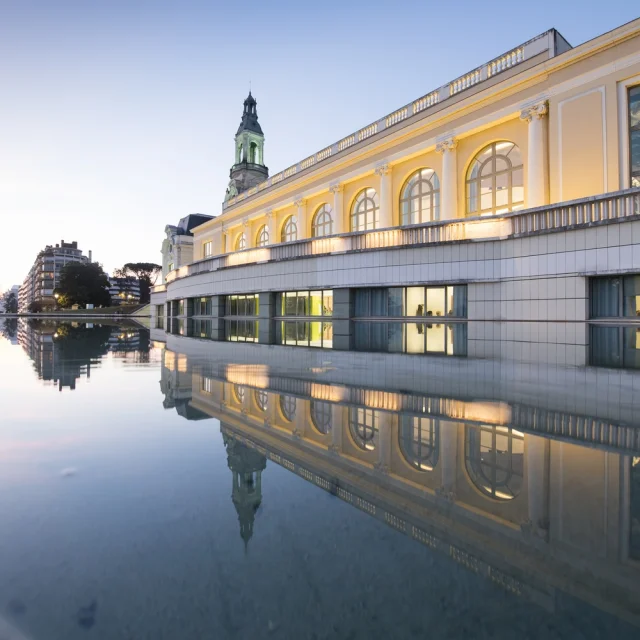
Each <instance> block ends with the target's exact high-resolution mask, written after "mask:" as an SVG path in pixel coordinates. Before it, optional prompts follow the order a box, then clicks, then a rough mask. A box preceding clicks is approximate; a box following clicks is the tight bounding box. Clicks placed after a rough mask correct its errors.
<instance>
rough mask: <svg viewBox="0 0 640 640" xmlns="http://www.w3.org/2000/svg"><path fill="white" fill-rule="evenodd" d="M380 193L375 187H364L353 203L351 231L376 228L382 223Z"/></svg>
mask: <svg viewBox="0 0 640 640" xmlns="http://www.w3.org/2000/svg"><path fill="white" fill-rule="evenodd" d="M379 212H380V209H379V207H378V194H377V193H376V190H375V189H363V190H362V191H361V192H360V193H359V194H358V195H357V196H356V199H355V200H354V201H353V204H352V205H351V231H366V230H368V229H375V228H377V226H378V225H379V223H380V216H379Z"/></svg>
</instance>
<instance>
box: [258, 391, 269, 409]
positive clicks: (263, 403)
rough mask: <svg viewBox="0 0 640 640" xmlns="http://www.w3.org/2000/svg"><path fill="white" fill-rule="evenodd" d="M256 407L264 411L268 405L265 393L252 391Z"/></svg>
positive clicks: (267, 397)
mask: <svg viewBox="0 0 640 640" xmlns="http://www.w3.org/2000/svg"><path fill="white" fill-rule="evenodd" d="M254 399H255V401H256V406H257V407H258V409H260V411H266V410H267V406H268V405H269V396H268V394H267V392H266V391H254Z"/></svg>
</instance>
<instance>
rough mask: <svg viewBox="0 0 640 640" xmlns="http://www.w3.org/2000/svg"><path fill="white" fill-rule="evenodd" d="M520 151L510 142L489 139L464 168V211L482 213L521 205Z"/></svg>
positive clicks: (515, 208) (521, 172)
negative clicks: (485, 145)
mask: <svg viewBox="0 0 640 640" xmlns="http://www.w3.org/2000/svg"><path fill="white" fill-rule="evenodd" d="M523 180H524V178H523V171H522V155H521V153H520V149H519V148H518V147H517V146H516V145H515V144H513V142H507V141H503V142H493V143H492V144H490V145H489V146H488V147H485V148H484V149H483V150H482V151H480V153H478V155H477V156H476V157H475V158H474V159H473V162H472V163H471V165H470V167H469V170H468V171H467V214H472V213H475V214H476V215H481V216H486V215H493V214H496V213H507V212H508V211H516V210H517V209H522V207H523V206H524V181H523Z"/></svg>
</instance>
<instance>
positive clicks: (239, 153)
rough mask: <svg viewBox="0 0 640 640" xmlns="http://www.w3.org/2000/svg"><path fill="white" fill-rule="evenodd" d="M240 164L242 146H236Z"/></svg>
mask: <svg viewBox="0 0 640 640" xmlns="http://www.w3.org/2000/svg"><path fill="white" fill-rule="evenodd" d="M241 162H242V144H240V145H239V146H238V164H239V163H241Z"/></svg>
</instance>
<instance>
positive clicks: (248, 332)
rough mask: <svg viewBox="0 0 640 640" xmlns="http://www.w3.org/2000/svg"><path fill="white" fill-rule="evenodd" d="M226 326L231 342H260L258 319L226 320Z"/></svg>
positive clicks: (226, 332)
mask: <svg viewBox="0 0 640 640" xmlns="http://www.w3.org/2000/svg"><path fill="white" fill-rule="evenodd" d="M224 326H225V336H226V339H227V340H229V341H230V342H258V321H257V320H225V323H224Z"/></svg>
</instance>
